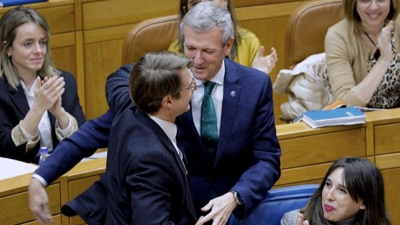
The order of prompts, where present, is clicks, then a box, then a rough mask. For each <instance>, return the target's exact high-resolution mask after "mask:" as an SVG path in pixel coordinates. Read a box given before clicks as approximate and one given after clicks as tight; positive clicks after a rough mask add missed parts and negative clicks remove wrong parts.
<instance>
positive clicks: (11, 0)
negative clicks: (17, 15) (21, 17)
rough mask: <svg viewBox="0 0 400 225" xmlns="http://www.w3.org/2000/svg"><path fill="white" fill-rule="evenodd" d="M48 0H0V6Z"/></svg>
mask: <svg viewBox="0 0 400 225" xmlns="http://www.w3.org/2000/svg"><path fill="white" fill-rule="evenodd" d="M47 1H49V0H0V6H1V7H8V6H15V5H25V4H30V3H37V2H47Z"/></svg>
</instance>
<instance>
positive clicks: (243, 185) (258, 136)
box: [231, 75, 281, 218]
mask: <svg viewBox="0 0 400 225" xmlns="http://www.w3.org/2000/svg"><path fill="white" fill-rule="evenodd" d="M264 76H265V75H264ZM260 83H262V84H263V87H264V88H263V91H262V92H261V96H260V98H259V99H260V100H259V102H258V103H257V104H258V109H257V112H256V114H255V121H254V123H255V124H254V134H253V137H252V141H253V149H252V151H253V157H254V162H255V163H254V164H253V165H252V166H250V167H249V168H248V169H247V170H246V171H245V172H244V173H243V174H242V175H241V177H240V179H239V181H238V182H237V183H236V184H235V185H234V186H233V187H232V189H231V190H234V191H237V192H239V193H240V195H241V197H242V199H243V201H244V207H237V208H236V210H235V214H236V215H237V216H238V217H239V218H241V217H243V216H245V215H246V214H247V213H248V212H249V211H250V210H251V209H252V208H253V207H255V206H256V205H257V204H258V203H259V202H261V200H262V199H264V198H265V196H266V195H267V193H268V191H269V190H270V189H271V188H272V186H273V185H274V184H275V182H276V181H277V180H278V179H279V177H280V174H281V170H280V156H281V149H280V145H279V141H278V138H277V136H276V128H275V121H274V119H275V118H274V113H273V106H274V104H273V100H272V85H271V80H270V78H269V76H265V82H260Z"/></svg>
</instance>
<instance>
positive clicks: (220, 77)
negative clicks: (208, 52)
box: [189, 60, 225, 86]
mask: <svg viewBox="0 0 400 225" xmlns="http://www.w3.org/2000/svg"><path fill="white" fill-rule="evenodd" d="M189 72H190V75H191V76H192V77H193V78H194V79H195V81H196V84H197V85H201V84H203V83H204V82H203V81H201V80H198V79H196V77H194V76H193V73H192V71H191V70H189ZM224 77H225V60H222V64H221V69H219V71H218V73H217V75H215V76H214V77H213V78H212V79H211V80H210V81H212V82H214V83H216V84H218V85H220V86H223V84H224Z"/></svg>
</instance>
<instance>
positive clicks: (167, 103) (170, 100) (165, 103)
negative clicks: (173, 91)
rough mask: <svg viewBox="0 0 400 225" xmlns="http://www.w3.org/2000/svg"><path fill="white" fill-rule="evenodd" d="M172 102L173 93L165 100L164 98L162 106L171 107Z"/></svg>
mask: <svg viewBox="0 0 400 225" xmlns="http://www.w3.org/2000/svg"><path fill="white" fill-rule="evenodd" d="M171 104H172V96H171V95H166V96H165V97H164V98H163V100H162V104H161V105H162V106H163V107H168V108H169V107H171Z"/></svg>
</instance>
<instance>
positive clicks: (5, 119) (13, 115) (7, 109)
mask: <svg viewBox="0 0 400 225" xmlns="http://www.w3.org/2000/svg"><path fill="white" fill-rule="evenodd" d="M61 72H62V73H61V75H60V76H62V77H64V81H65V92H64V94H63V95H62V103H61V104H62V106H63V107H64V109H65V111H67V112H68V113H70V114H71V115H72V116H74V117H75V118H76V120H77V122H78V126H81V125H82V124H83V123H84V122H85V116H84V114H83V111H82V107H81V105H80V103H79V98H78V92H77V87H76V82H75V78H74V77H73V76H72V75H71V74H70V73H67V72H65V71H61ZM29 109H30V108H29V105H28V101H27V100H26V97H25V93H24V90H23V88H22V86H21V85H19V86H18V87H17V90H15V89H13V88H12V87H11V86H10V84H9V83H8V82H7V81H6V80H5V78H0V156H1V157H6V158H12V159H16V160H20V161H24V162H33V163H37V160H38V158H37V157H36V154H37V152H38V151H39V148H40V143H39V142H38V143H37V144H36V146H35V147H34V148H33V149H32V150H30V151H29V152H26V151H25V149H26V144H22V145H20V146H15V144H14V142H13V140H12V138H11V130H12V129H13V128H14V127H15V126H16V125H17V124H18V123H19V122H20V121H21V120H22V119H24V117H25V116H26V114H27V113H28V111H29ZM49 119H50V123H51V126H52V133H51V135H52V139H53V147H54V148H55V147H56V146H57V144H58V142H59V141H58V140H57V137H56V134H55V117H54V116H53V115H51V113H49Z"/></svg>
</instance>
